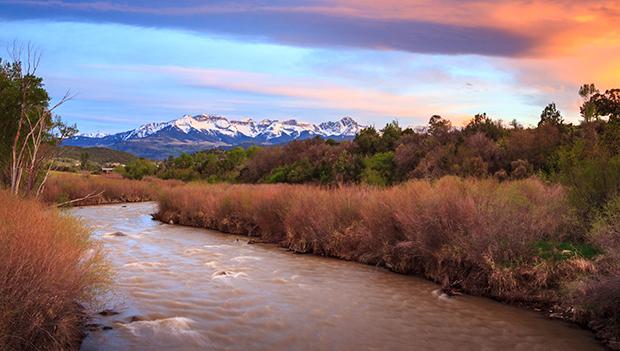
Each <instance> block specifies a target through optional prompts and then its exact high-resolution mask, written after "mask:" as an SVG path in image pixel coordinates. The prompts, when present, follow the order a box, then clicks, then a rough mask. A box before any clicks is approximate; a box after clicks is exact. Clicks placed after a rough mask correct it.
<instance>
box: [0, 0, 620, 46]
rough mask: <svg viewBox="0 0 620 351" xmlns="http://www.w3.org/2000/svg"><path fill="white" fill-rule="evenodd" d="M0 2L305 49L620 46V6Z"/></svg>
mask: <svg viewBox="0 0 620 351" xmlns="http://www.w3.org/2000/svg"><path fill="white" fill-rule="evenodd" d="M173 4H174V5H170V2H168V1H160V0H152V1H145V0H141V1H132V2H131V4H128V3H126V2H124V1H119V0H113V1H79V0H78V1H69V0H50V1H33V0H0V6H2V7H3V8H4V9H3V11H2V13H3V14H0V16H4V17H8V18H51V19H73V20H75V19H77V20H88V21H112V22H119V23H126V24H132V25H139V26H155V27H161V26H163V27H173V28H181V29H187V30H194V31H201V32H209V33H218V34H224V35H233V36H244V37H251V38H254V39H256V40H270V41H275V42H279V43H284V44H292V45H300V46H321V47H333V46H347V47H358V48H369V49H375V50H401V51H408V52H415V53H438V54H448V55H454V54H479V55H486V56H503V57H524V56H527V57H540V56H556V55H561V54H565V53H570V52H573V51H574V50H579V49H580V48H581V47H583V46H584V45H588V44H589V43H591V42H593V41H605V42H607V44H608V45H612V44H614V43H616V44H617V39H618V32H617V31H615V30H613V28H617V27H618V25H620V1H618V0H593V1H587V2H582V1H572V0H555V1H544V0H518V1H496V0H493V1H492V0H471V1H460V0H436V1H422V0H383V1H375V0H313V1H309V0H306V1H296V2H295V3H294V4H292V3H291V2H287V1H271V2H269V4H267V3H264V2H261V1H258V2H257V1H237V2H229V1H222V0H219V1H211V2H209V3H208V4H205V2H203V1H196V0H184V1H176V2H174V3H173Z"/></svg>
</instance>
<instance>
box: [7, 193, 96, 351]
mask: <svg viewBox="0 0 620 351" xmlns="http://www.w3.org/2000/svg"><path fill="white" fill-rule="evenodd" d="M102 258H103V256H102V252H101V250H100V248H99V246H98V245H97V244H95V243H94V242H93V241H91V239H90V232H89V231H88V230H87V229H86V228H84V227H83V226H82V225H81V224H80V223H79V222H78V221H76V220H74V219H72V218H69V217H68V216H65V215H63V214H61V213H60V212H58V211H57V210H53V209H50V208H49V207H45V206H44V205H43V204H41V203H39V202H38V201H33V200H24V199H20V198H17V197H14V196H12V195H10V194H9V193H8V192H7V191H4V190H1V189H0V349H2V350H72V349H78V348H79V344H80V341H81V338H82V324H83V322H84V315H83V311H82V310H83V308H82V307H81V305H80V304H88V303H89V302H90V301H91V299H92V298H93V297H94V295H95V294H96V293H97V292H98V290H99V289H100V288H102V287H104V286H105V283H106V281H107V270H106V266H105V264H104V262H103V259H102Z"/></svg>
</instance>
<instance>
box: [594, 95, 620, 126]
mask: <svg viewBox="0 0 620 351" xmlns="http://www.w3.org/2000/svg"><path fill="white" fill-rule="evenodd" d="M590 102H591V103H592V104H594V106H595V108H596V112H597V115H598V116H604V117H608V118H609V121H610V122H618V121H620V89H610V90H606V91H605V93H604V94H601V93H597V94H594V95H592V97H591V98H590Z"/></svg>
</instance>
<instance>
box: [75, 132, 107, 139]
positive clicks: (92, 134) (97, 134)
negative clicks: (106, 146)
mask: <svg viewBox="0 0 620 351" xmlns="http://www.w3.org/2000/svg"><path fill="white" fill-rule="evenodd" d="M108 135H110V134H109V133H102V132H90V133H77V134H76V135H75V136H81V137H85V138H103V137H106V136H108Z"/></svg>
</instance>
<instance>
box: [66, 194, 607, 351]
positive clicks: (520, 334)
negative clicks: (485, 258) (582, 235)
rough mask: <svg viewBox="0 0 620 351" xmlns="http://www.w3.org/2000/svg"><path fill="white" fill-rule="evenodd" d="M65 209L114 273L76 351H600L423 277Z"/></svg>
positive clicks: (137, 216)
mask: <svg viewBox="0 0 620 351" xmlns="http://www.w3.org/2000/svg"><path fill="white" fill-rule="evenodd" d="M155 210H156V205H155V204H154V203H138V204H127V205H109V206H96V207H83V208H75V209H71V210H70V212H71V213H72V214H73V215H74V216H76V217H78V218H81V219H82V220H83V221H84V223H85V224H87V225H89V226H90V227H92V228H93V230H94V235H95V238H96V239H97V240H100V241H101V242H102V244H103V246H104V248H105V250H106V253H107V257H108V260H109V262H110V263H111V266H112V269H113V270H114V272H115V277H114V284H113V286H112V289H111V292H110V293H109V294H108V295H106V296H105V297H104V301H105V302H104V304H105V305H102V306H100V309H110V310H112V311H115V312H118V313H119V314H115V315H109V316H101V315H98V314H97V315H96V317H95V318H94V321H93V322H94V323H98V324H100V325H102V326H106V327H112V329H109V328H106V330H102V329H100V330H95V331H90V332H89V333H88V335H87V337H86V339H85V340H84V342H83V344H82V350H457V349H458V350H526V351H533V350H597V349H601V347H600V345H599V344H597V342H596V341H595V340H594V338H593V336H592V334H591V333H589V332H587V331H585V330H582V329H579V328H577V327H576V326H574V325H571V324H569V323H565V322H562V321H558V320H549V319H547V318H545V317H544V316H542V315H541V314H538V313H535V312H530V311H526V310H522V309H518V308H515V307H511V306H507V305H503V304H500V303H497V302H494V301H491V300H489V299H484V298H478V297H471V296H459V297H457V298H447V297H445V296H442V295H441V294H439V293H438V286H437V285H436V284H433V283H430V282H428V281H425V280H423V279H419V278H416V277H412V276H406V275H400V274H395V273H392V272H389V271H386V270H384V269H382V268H377V267H373V266H366V265H363V264H359V263H352V262H345V261H340V260H336V259H328V258H322V257H316V256H311V255H298V254H294V253H291V252H288V251H286V250H284V249H282V248H278V247H276V246H274V245H266V244H253V245H251V244H248V243H247V242H248V238H247V237H242V236H235V235H228V234H222V233H218V232H214V231H208V230H204V229H197V228H189V227H182V226H175V225H168V224H162V223H159V222H157V221H153V220H151V216H150V214H151V213H153V212H155Z"/></svg>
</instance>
